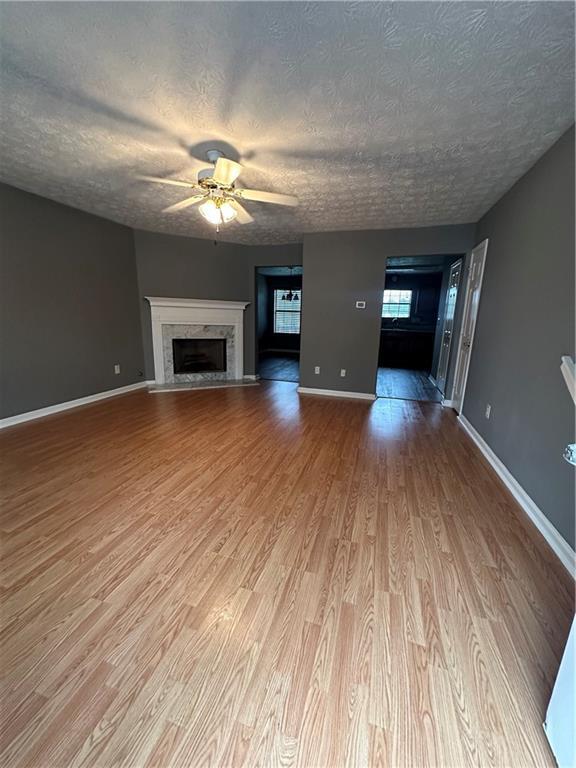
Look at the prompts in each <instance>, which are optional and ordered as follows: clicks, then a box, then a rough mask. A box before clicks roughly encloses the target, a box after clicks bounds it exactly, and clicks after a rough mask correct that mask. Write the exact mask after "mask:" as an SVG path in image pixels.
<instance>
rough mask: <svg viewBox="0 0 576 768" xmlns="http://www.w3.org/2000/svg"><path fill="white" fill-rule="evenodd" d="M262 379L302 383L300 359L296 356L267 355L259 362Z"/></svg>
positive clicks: (261, 357)
mask: <svg viewBox="0 0 576 768" xmlns="http://www.w3.org/2000/svg"><path fill="white" fill-rule="evenodd" d="M258 373H259V374H260V378H261V379H271V380H273V381H295V382H298V381H300V359H299V357H298V356H296V355H282V354H275V355H273V354H265V355H261V356H260V358H259V361H258Z"/></svg>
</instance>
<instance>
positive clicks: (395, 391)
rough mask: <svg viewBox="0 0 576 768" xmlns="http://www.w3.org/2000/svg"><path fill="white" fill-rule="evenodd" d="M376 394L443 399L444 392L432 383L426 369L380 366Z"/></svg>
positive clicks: (436, 401)
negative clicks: (415, 369)
mask: <svg viewBox="0 0 576 768" xmlns="http://www.w3.org/2000/svg"><path fill="white" fill-rule="evenodd" d="M376 394H377V395H378V397H393V398H399V399H401V400H424V401H428V402H431V403H440V402H441V401H442V393H441V392H440V390H439V389H438V388H437V387H435V386H434V385H433V384H432V382H431V381H430V379H429V378H428V374H427V373H426V371H413V370H409V369H407V368H378V377H377V380H376Z"/></svg>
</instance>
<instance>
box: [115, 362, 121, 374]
mask: <svg viewBox="0 0 576 768" xmlns="http://www.w3.org/2000/svg"><path fill="white" fill-rule="evenodd" d="M114 373H115V374H116V375H118V374H119V373H120V363H116V365H115V366H114Z"/></svg>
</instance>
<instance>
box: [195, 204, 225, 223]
mask: <svg viewBox="0 0 576 768" xmlns="http://www.w3.org/2000/svg"><path fill="white" fill-rule="evenodd" d="M198 210H199V211H200V213H201V214H202V216H203V217H204V218H205V219H206V221H209V222H210V224H215V225H216V226H219V225H220V224H222V214H221V212H220V209H219V208H218V206H217V205H216V203H215V202H214V200H206V202H205V203H202V205H201V206H200V207H199V208H198Z"/></svg>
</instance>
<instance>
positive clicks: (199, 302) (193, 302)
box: [144, 296, 250, 309]
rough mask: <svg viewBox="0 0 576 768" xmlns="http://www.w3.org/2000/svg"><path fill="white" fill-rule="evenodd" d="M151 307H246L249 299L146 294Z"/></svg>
mask: <svg viewBox="0 0 576 768" xmlns="http://www.w3.org/2000/svg"><path fill="white" fill-rule="evenodd" d="M144 298H145V299H146V300H147V301H148V303H149V304H150V306H151V307H188V308H191V309H192V308H193V309H246V307H247V306H248V304H250V302H249V301H214V300H213V299H178V298H168V297H166V296H145V297H144Z"/></svg>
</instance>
